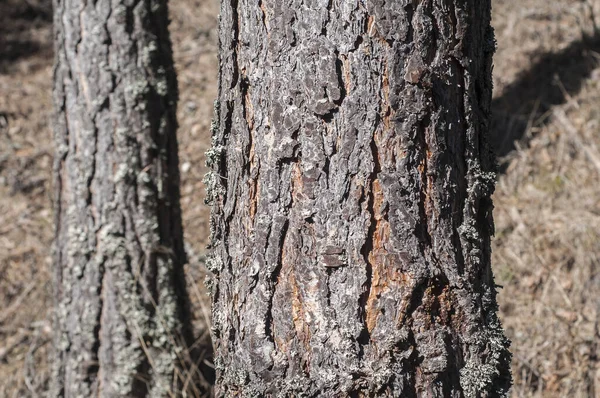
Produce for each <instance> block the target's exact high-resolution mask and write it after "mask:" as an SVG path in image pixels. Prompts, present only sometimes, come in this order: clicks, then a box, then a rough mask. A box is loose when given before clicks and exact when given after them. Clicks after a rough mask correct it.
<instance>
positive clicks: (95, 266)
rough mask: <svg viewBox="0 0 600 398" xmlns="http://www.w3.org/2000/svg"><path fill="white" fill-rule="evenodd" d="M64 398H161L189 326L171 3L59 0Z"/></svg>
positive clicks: (173, 384)
mask: <svg viewBox="0 0 600 398" xmlns="http://www.w3.org/2000/svg"><path fill="white" fill-rule="evenodd" d="M54 10H55V18H54V25H55V47H56V66H55V74H54V80H55V87H54V101H55V106H56V118H55V123H54V132H55V144H56V159H55V170H54V173H55V184H56V191H55V206H56V242H55V249H54V251H55V253H54V278H55V280H54V287H55V297H56V310H55V311H56V314H55V320H56V321H55V333H56V341H55V343H56V358H55V366H54V369H53V380H52V388H51V389H52V391H51V396H54V397H146V396H152V397H164V396H166V395H167V392H168V391H172V392H174V393H176V391H177V390H176V389H177V387H178V384H179V383H178V378H179V377H181V369H178V368H179V366H180V359H181V357H180V355H181V353H180V352H179V351H178V350H179V349H180V348H181V346H182V339H184V338H185V337H186V333H187V332H186V328H185V326H184V322H185V321H186V320H187V318H188V314H187V299H186V297H187V296H186V294H185V282H184V277H183V264H184V262H185V261H186V259H185V253H184V249H183V232H182V224H181V214H180V208H179V171H178V157H177V156H178V155H177V141H176V129H177V123H176V116H175V112H176V103H177V82H176V77H175V71H174V68H173V59H172V53H171V43H170V39H169V35H168V16H167V1H166V0H131V1H129V0H87V1H75V0H55V1H54Z"/></svg>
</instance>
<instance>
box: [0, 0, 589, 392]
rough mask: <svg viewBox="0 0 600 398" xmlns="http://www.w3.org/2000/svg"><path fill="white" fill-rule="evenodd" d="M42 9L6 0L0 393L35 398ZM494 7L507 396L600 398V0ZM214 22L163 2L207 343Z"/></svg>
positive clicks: (497, 263)
mask: <svg viewBox="0 0 600 398" xmlns="http://www.w3.org/2000/svg"><path fill="white" fill-rule="evenodd" d="M44 4H45V3H44V1H43V0H27V1H23V0H2V1H0V397H29V396H33V397H35V396H43V391H44V388H45V383H46V380H47V369H48V363H47V362H48V359H47V358H48V350H49V342H50V337H51V333H52V327H51V322H50V312H49V311H50V308H51V304H52V300H51V287H50V284H49V280H50V270H49V266H50V260H49V254H50V253H49V247H50V244H51V240H52V210H51V206H50V203H51V192H52V189H51V165H52V153H53V149H52V138H51V132H50V130H49V128H48V119H49V117H50V115H51V102H50V101H51V97H50V90H51V78H52V44H51V40H52V34H51V24H50V22H51V19H50V18H49V16H50V14H49V12H48V9H47V8H45V7H44ZM493 4H494V26H495V28H496V37H497V41H498V51H497V54H496V58H495V68H494V82H495V93H494V97H495V99H494V122H493V136H494V137H493V141H494V143H495V145H496V148H497V151H498V153H499V154H500V155H501V156H502V158H501V171H502V173H501V174H500V175H499V181H498V186H497V191H496V194H495V196H494V200H495V205H496V210H495V220H496V238H495V240H494V254H493V261H494V262H493V264H494V270H495V273H496V279H497V283H498V284H500V285H503V289H502V290H501V291H500V294H499V300H500V309H501V316H502V319H503V322H504V325H505V327H506V330H507V333H508V334H509V336H510V338H511V339H512V341H513V346H512V349H513V352H514V361H513V372H514V378H515V385H514V387H513V389H512V395H513V396H514V397H596V396H597V397H600V366H599V363H598V361H599V357H598V356H599V354H600V353H599V352H598V350H599V349H600V348H599V347H598V344H599V342H600V339H599V337H600V336H599V332H598V328H599V326H598V317H599V316H600V272H599V269H600V268H599V267H600V148H599V146H600V68H599V67H598V65H599V61H600V39H599V38H598V37H597V36H594V29H593V26H594V25H593V23H592V21H593V19H594V18H593V14H594V13H595V14H596V15H600V1H599V0H593V1H591V0H590V1H581V0H522V1H517V0H493ZM217 12H218V6H217V0H171V16H172V20H173V22H172V25H171V31H172V38H173V42H174V47H175V56H176V63H177V69H178V72H179V85H180V91H181V98H180V102H179V111H178V114H179V122H180V125H181V127H180V130H179V138H180V142H181V145H180V148H181V166H182V177H183V179H182V180H183V181H182V182H183V186H182V193H183V198H182V206H183V209H184V222H185V227H186V240H187V242H188V245H187V246H188V250H189V252H190V254H191V255H190V258H191V261H190V264H189V266H188V281H189V286H190V295H191V297H192V300H193V302H194V305H195V309H196V319H195V320H194V325H195V328H196V331H197V335H198V337H199V340H201V341H202V340H203V339H205V338H206V337H207V333H208V332H207V327H206V325H207V321H208V317H209V313H208V308H207V307H206V297H205V294H204V288H203V279H204V273H203V268H202V265H201V264H202V259H203V251H204V247H205V244H206V238H207V230H208V210H207V209H206V207H205V206H204V205H203V197H204V186H203V183H202V177H203V175H204V173H205V167H204V152H205V150H206V149H207V146H208V144H209V127H210V120H211V117H212V102H213V99H214V98H215V97H216V72H217V58H216V52H217V47H216V42H217V37H216V31H215V28H216V24H217V22H216V21H217V19H216V18H217ZM597 22H598V23H600V20H599V21H597ZM514 140H516V144H514V143H513V141H514Z"/></svg>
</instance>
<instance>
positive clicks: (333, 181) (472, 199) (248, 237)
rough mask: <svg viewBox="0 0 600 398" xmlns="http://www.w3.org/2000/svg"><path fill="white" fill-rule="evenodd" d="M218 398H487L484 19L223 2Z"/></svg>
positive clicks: (426, 6) (454, 11) (490, 363)
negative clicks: (267, 397)
mask: <svg viewBox="0 0 600 398" xmlns="http://www.w3.org/2000/svg"><path fill="white" fill-rule="evenodd" d="M220 18H221V19H220V71H219V76H220V80H219V87H220V92H219V99H218V101H217V103H216V118H215V124H214V126H213V127H214V131H213V148H212V150H211V151H209V153H208V158H209V163H210V164H211V165H212V167H213V172H212V174H210V175H208V178H207V185H208V192H209V195H208V198H209V201H211V202H212V205H213V214H212V221H211V225H212V246H213V249H212V257H211V258H210V261H209V265H210V268H211V270H212V271H213V273H214V278H213V280H212V297H213V317H214V319H213V321H214V325H213V337H214V344H215V350H216V352H215V355H216V368H217V386H216V395H217V396H220V397H224V396H256V397H258V396H281V397H285V396H307V397H317V396H322V397H344V396H353V397H358V396H381V397H400V396H401V397H417V396H418V397H498V396H504V395H505V394H506V393H507V390H508V388H509V385H510V380H511V377H510V370H509V364H510V354H509V352H508V346H509V342H508V341H507V339H506V338H505V336H504V333H503V331H502V328H501V325H500V323H499V321H498V318H497V315H496V311H497V305H496V291H495V285H494V282H493V276H492V272H491V267H490V236H491V235H492V234H493V221H492V202H491V200H490V195H491V194H492V191H493V190H494V182H495V174H494V170H495V163H494V160H493V157H492V155H491V152H490V150H489V148H488V145H487V136H488V124H489V117H490V101H491V91H492V83H491V62H492V54H493V51H494V47H495V43H494V36H493V31H492V29H491V27H490V1H489V0H483V1H481V0H422V1H409V0H405V1H400V0H398V1H385V0H260V1H249V0H222V2H221V17H220Z"/></svg>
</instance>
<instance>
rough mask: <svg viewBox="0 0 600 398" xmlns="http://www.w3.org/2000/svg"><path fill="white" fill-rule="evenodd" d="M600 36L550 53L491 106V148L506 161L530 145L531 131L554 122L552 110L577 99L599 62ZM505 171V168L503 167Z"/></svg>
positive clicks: (543, 56)
mask: <svg viewBox="0 0 600 398" xmlns="http://www.w3.org/2000/svg"><path fill="white" fill-rule="evenodd" d="M598 52H600V35H598V34H596V35H595V36H593V37H589V36H588V37H585V38H583V39H582V40H579V41H576V42H573V43H572V44H571V45H569V46H568V47H567V48H565V49H564V50H563V51H561V52H558V53H548V54H544V55H542V56H541V57H539V59H538V61H537V62H536V63H535V64H534V65H533V67H532V68H530V69H529V70H527V71H524V72H523V73H521V75H520V76H519V77H518V78H517V80H516V81H514V82H513V83H511V84H510V85H509V86H508V87H506V89H505V90H504V92H503V93H502V95H501V96H500V97H498V98H495V99H494V101H493V102H492V127H491V145H492V148H494V151H495V153H496V155H497V156H498V157H499V158H503V157H504V156H506V155H508V154H509V153H510V152H511V151H513V150H514V149H515V148H516V142H527V141H528V140H529V138H530V134H528V131H530V129H531V128H532V127H542V126H544V125H545V124H547V123H548V122H549V121H550V120H551V118H550V117H549V114H548V111H550V110H551V108H552V107H553V106H556V105H561V104H565V103H567V102H568V101H569V98H570V97H572V96H574V95H576V94H577V93H578V92H579V91H580V90H581V88H582V86H583V84H584V83H585V81H586V80H587V79H589V78H590V77H591V74H592V71H593V70H594V69H595V68H596V67H597V66H598V61H599V59H600V55H599V54H598ZM501 171H502V172H503V171H504V166H501Z"/></svg>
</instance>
